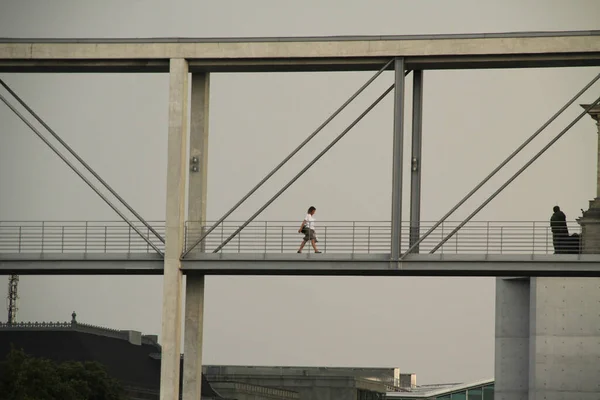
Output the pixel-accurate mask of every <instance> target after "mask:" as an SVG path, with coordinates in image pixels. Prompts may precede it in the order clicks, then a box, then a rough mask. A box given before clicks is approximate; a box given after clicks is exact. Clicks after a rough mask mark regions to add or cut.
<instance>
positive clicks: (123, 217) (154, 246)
mask: <svg viewBox="0 0 600 400" xmlns="http://www.w3.org/2000/svg"><path fill="white" fill-rule="evenodd" d="M0 83H2V85H3V86H4V87H5V88H7V90H9V92H10V93H11V94H13V93H14V92H13V91H12V90H10V88H8V86H6V85H5V84H4V82H2V81H1V80H0ZM15 96H16V95H15ZM0 100H2V102H3V103H4V104H6V106H7V107H8V108H9V109H10V110H11V111H12V112H13V113H15V115H17V117H19V118H20V119H21V121H23V122H24V123H25V124H26V125H27V126H28V127H29V129H31V130H32V131H33V132H34V133H35V134H36V135H37V136H38V137H39V138H40V139H41V140H42V141H43V142H44V143H45V144H46V145H47V146H48V147H49V148H50V149H51V150H52V151H53V152H54V153H55V154H56V155H57V156H58V157H59V158H60V159H61V160H63V161H64V162H65V163H66V164H67V165H68V166H69V167H70V168H71V170H72V171H73V172H75V173H76V174H77V176H79V177H80V178H81V179H82V180H83V181H84V182H85V183H86V184H87V185H88V186H89V187H90V188H91V189H92V190H93V191H94V192H96V194H97V195H98V196H99V197H100V198H101V199H102V200H104V202H105V203H106V204H108V206H109V207H110V208H112V209H113V211H115V212H116V213H117V214H118V215H119V217H121V219H123V221H125V222H126V223H127V224H128V225H129V226H130V227H131V228H132V229H133V230H134V231H135V232H136V233H137V234H138V235H139V236H140V237H141V238H142V239H144V241H146V243H148V245H149V246H150V247H152V248H153V249H154V251H156V252H157V253H158V254H159V255H161V256H162V251H161V250H160V249H159V248H158V247H157V246H156V245H155V244H154V243H153V242H152V241H151V240H150V239H149V238H147V237H146V236H145V235H144V234H143V233H142V232H141V231H140V230H139V229H138V228H137V227H136V226H135V225H134V224H133V223H132V222H131V221H129V219H128V218H127V217H126V216H125V215H124V214H123V213H122V212H121V211H119V209H118V208H117V207H116V206H115V205H114V204H113V203H112V202H111V201H110V200H109V199H108V198H107V197H106V196H105V195H104V194H102V192H100V190H98V188H97V187H96V186H94V185H93V184H92V182H90V180H89V179H88V178H87V177H86V176H85V175H83V174H82V173H81V171H79V170H78V169H77V168H76V167H75V165H73V163H72V162H71V161H69V160H68V159H67V158H66V157H65V155H64V154H62V153H61V152H60V151H59V150H58V149H57V148H56V147H55V146H54V145H53V144H52V143H50V141H49V140H48V139H46V138H45V137H44V135H42V133H41V132H40V131H39V130H38V129H37V128H36V127H35V126H33V125H32V124H31V122H29V121H28V120H27V118H25V116H24V115H23V114H22V113H21V112H19V110H17V109H16V108H15V107H14V106H13V105H12V104H10V102H9V101H8V100H7V99H6V98H5V97H4V96H3V95H2V94H0ZM19 102H21V100H20V98H19ZM23 104H24V103H23ZM24 106H25V107H26V109H27V110H30V108H29V107H27V106H26V105H24ZM32 114H33V112H32ZM36 118H37V116H36ZM38 120H39V121H40V123H42V124H43V125H44V127H47V125H46V124H45V123H44V122H43V121H41V119H38ZM52 132H53V131H52ZM53 135H56V134H55V133H53ZM55 137H57V139H58V140H59V141H60V143H61V144H64V145H65V147H67V149H68V150H69V151H70V152H72V154H74V151H73V150H72V149H71V148H70V147H68V146H67V145H66V143H64V142H63V141H62V140H61V139H60V138H59V137H58V135H56V136H55ZM76 158H77V159H78V160H80V161H81V162H82V163H83V164H84V165H85V166H86V168H88V170H90V171H91V168H90V167H89V166H88V165H87V164H85V163H84V162H83V160H81V158H80V157H79V156H76ZM93 174H94V176H97V177H98V178H99V180H100V181H101V182H102V183H103V184H105V185H106V186H107V187H108V185H107V184H106V182H104V181H103V180H101V179H100V177H99V176H98V175H97V174H96V173H95V172H93ZM110 190H111V192H114V191H113V190H112V189H110ZM114 194H115V195H116V196H117V197H118V199H119V200H120V201H122V202H123V203H124V204H127V203H125V201H124V200H123V199H122V198H121V197H120V196H118V195H117V194H116V192H114ZM127 207H128V208H130V206H129V205H128V204H127ZM135 214H136V216H137V213H135ZM142 221H143V219H142ZM143 222H144V224H145V225H146V226H147V227H148V228H149V229H152V228H151V227H150V226H149V225H148V223H147V222H145V221H143ZM152 232H154V233H155V234H156V235H157V236H158V237H159V238H161V240H163V242H164V239H162V237H161V236H160V235H158V233H156V231H155V230H154V229H152Z"/></svg>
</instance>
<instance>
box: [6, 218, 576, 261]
mask: <svg viewBox="0 0 600 400" xmlns="http://www.w3.org/2000/svg"><path fill="white" fill-rule="evenodd" d="M242 223H243V222H232V221H225V222H223V223H222V224H221V225H220V226H219V227H218V228H217V229H215V230H214V231H212V232H211V233H210V234H209V235H208V236H207V237H206V238H205V239H204V240H203V241H202V247H203V248H204V251H206V252H213V251H214V250H215V249H217V248H218V247H219V246H220V245H221V243H222V242H223V241H224V240H225V239H226V238H227V237H228V236H229V235H231V234H232V233H233V232H235V231H236V230H237V229H238V228H239V227H240V225H241V224H242ZM459 223H460V222H448V221H446V222H444V223H443V224H440V225H439V227H437V228H436V229H435V230H434V231H433V232H432V233H431V234H430V235H429V237H427V239H425V240H424V241H423V242H422V243H421V244H420V245H419V253H421V254H425V253H429V252H430V251H431V250H432V249H433V248H434V247H435V246H436V245H437V244H438V243H439V242H440V241H441V240H442V239H443V238H444V237H445V236H446V235H447V234H448V233H449V232H451V231H452V230H453V229H454V228H456V227H457V226H458V224H459ZM151 224H152V226H153V227H154V228H155V229H156V230H157V231H158V232H160V233H164V230H165V229H164V222H152V223H151ZM433 225H434V222H421V225H420V234H421V235H422V234H423V233H425V232H426V231H428V230H429V229H430V228H431V227H432V226H433ZM210 226H212V223H211V222H206V223H204V224H203V225H201V224H199V223H195V222H191V221H188V222H186V224H185V247H186V248H187V246H190V245H191V244H194V243H195V242H196V241H197V239H198V238H199V237H201V236H202V233H203V232H205V231H206V230H207V229H208V228H209V227H210ZM299 226H300V224H299V222H298V221H254V222H252V223H250V224H249V225H248V226H246V227H245V228H244V229H243V230H242V231H241V232H240V233H239V234H238V235H237V236H235V238H234V239H232V240H231V241H230V242H228V243H227V244H226V245H225V246H223V248H222V249H220V250H219V252H222V253H295V252H296V251H297V249H298V247H299V245H300V243H301V242H302V239H303V235H302V234H300V233H298V228H299ZM402 226H403V231H402V250H403V251H406V250H407V249H408V243H409V236H410V226H409V223H407V222H406V223H403V225H402ZM139 229H140V230H141V231H142V232H144V233H145V234H146V235H147V236H146V237H147V238H149V239H150V240H152V242H153V243H154V244H155V245H156V246H157V247H159V248H160V249H163V248H164V245H163V244H162V243H161V242H160V241H159V240H158V239H156V238H155V237H153V236H152V232H150V231H149V229H148V228H146V227H143V225H142V224H141V223H139ZM568 229H569V234H570V235H572V234H580V226H579V225H578V224H577V223H576V222H569V223H568ZM316 234H317V240H318V243H317V247H318V248H319V250H320V251H321V252H323V253H342V254H344V253H345V254H378V253H379V254H385V253H389V252H390V242H391V224H390V222H389V221H317V225H316ZM562 247H563V248H567V251H566V252H573V253H577V252H579V247H580V241H579V240H578V238H577V237H572V236H569V237H566V238H565V243H563V245H562ZM196 250H198V251H200V250H201V247H200V246H198V247H197V248H196V249H194V251H196ZM303 252H305V253H312V252H314V250H313V249H312V247H311V246H310V244H306V246H305V247H304V250H303ZM554 252H555V249H554V244H553V235H552V231H551V229H550V226H549V223H548V222H547V221H536V222H533V221H519V222H515V221H472V222H469V223H468V224H466V225H465V226H464V227H462V229H460V231H458V233H457V234H456V235H454V236H453V237H452V238H451V239H450V240H448V241H447V242H446V243H444V245H443V246H442V247H441V248H440V249H439V250H437V251H436V254H553V253H554ZM0 253H125V254H127V253H154V250H153V249H152V247H150V246H149V245H148V243H147V242H146V241H145V240H144V239H143V238H141V237H140V236H139V235H138V234H136V232H135V231H134V230H133V229H132V228H131V227H130V226H129V225H128V224H127V223H125V222H122V221H120V222H117V221H108V222H107V221H104V222H102V221H84V222H59V221H38V222H35V221H33V222H32V221H30V222H18V221H2V222H0Z"/></svg>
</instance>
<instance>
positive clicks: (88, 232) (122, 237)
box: [0, 221, 165, 253]
mask: <svg viewBox="0 0 600 400" xmlns="http://www.w3.org/2000/svg"><path fill="white" fill-rule="evenodd" d="M134 224H135V226H136V228H137V229H139V230H140V231H141V232H142V233H144V235H145V236H146V238H148V239H149V240H150V241H151V242H152V243H154V245H155V246H156V247H158V248H159V249H161V250H164V244H163V243H162V242H160V241H159V240H158V239H157V238H156V237H155V236H154V235H153V234H152V232H151V231H150V229H149V228H147V227H145V226H144V225H143V224H142V223H140V222H138V223H135V222H134ZM151 225H152V226H153V227H154V228H155V230H156V231H157V232H159V233H160V234H161V235H164V230H165V229H164V222H151ZM0 253H155V250H154V249H153V248H152V247H151V246H150V245H149V244H148V243H147V242H146V241H145V240H144V239H143V238H142V237H141V236H139V235H138V234H137V233H136V232H135V230H134V229H133V228H132V227H130V226H129V225H128V224H127V223H126V222H123V221H69V222H64V221H27V222H22V221H0Z"/></svg>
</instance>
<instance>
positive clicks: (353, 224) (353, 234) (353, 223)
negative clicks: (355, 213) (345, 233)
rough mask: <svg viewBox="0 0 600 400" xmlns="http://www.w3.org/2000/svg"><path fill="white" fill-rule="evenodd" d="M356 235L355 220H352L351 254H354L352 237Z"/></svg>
mask: <svg viewBox="0 0 600 400" xmlns="http://www.w3.org/2000/svg"><path fill="white" fill-rule="evenodd" d="M355 236H356V221H352V254H354V239H355Z"/></svg>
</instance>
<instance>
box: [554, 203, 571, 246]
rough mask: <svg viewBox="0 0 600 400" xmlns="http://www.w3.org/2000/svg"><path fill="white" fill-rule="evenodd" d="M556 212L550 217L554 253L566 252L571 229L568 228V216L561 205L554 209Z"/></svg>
mask: <svg viewBox="0 0 600 400" xmlns="http://www.w3.org/2000/svg"><path fill="white" fill-rule="evenodd" d="M552 211H554V214H552V217H550V229H552V244H553V245H554V254H564V253H566V251H565V250H566V249H565V247H567V246H566V245H567V242H568V240H569V229H568V228H567V216H566V215H565V213H564V212H562V211H561V210H560V207H559V206H554V208H553V209H552Z"/></svg>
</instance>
